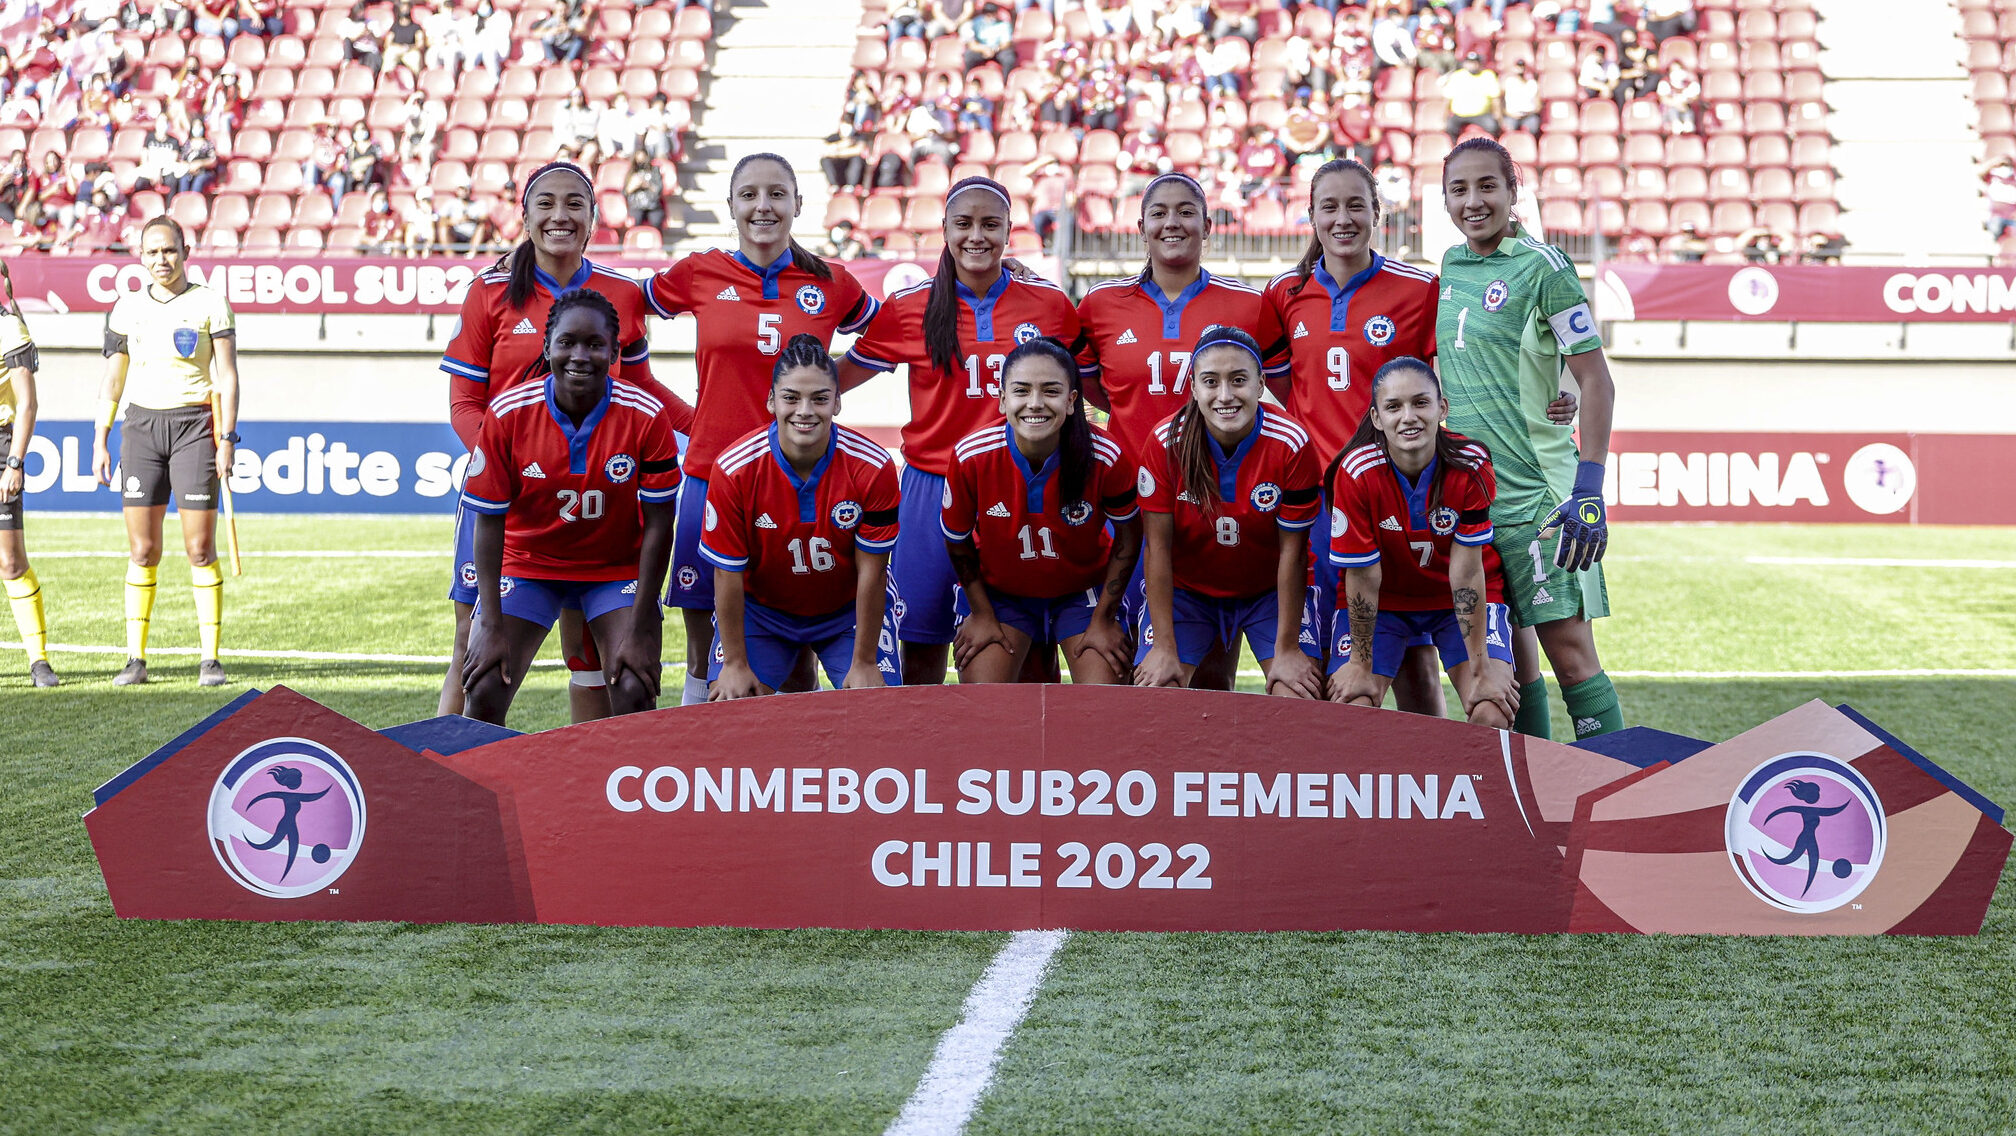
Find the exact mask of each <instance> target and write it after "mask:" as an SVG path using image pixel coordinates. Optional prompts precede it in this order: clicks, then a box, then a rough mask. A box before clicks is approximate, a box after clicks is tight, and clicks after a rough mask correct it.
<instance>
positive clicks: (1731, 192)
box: [1708, 166, 1750, 201]
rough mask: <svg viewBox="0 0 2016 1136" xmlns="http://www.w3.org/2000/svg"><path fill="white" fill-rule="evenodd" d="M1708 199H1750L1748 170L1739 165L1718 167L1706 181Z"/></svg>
mask: <svg viewBox="0 0 2016 1136" xmlns="http://www.w3.org/2000/svg"><path fill="white" fill-rule="evenodd" d="M1708 200H1710V201H1748V200H1750V171H1749V170H1747V169H1744V168H1742V167H1740V166H1723V167H1720V168H1718V169H1717V170H1716V171H1715V173H1714V175H1713V176H1712V177H1710V178H1709V181H1708Z"/></svg>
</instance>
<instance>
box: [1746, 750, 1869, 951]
mask: <svg viewBox="0 0 2016 1136" xmlns="http://www.w3.org/2000/svg"><path fill="white" fill-rule="evenodd" d="M1724 842H1725V844H1726V845H1727V847H1728V849H1729V863H1730V865H1731V866H1732V867H1734V868H1735V869H1736V876H1737V878H1738V879H1740V880H1742V881H1743V886H1744V887H1746V888H1749V889H1750V892H1751V894H1753V895H1755V896H1756V897H1757V898H1758V899H1761V900H1763V901H1764V902H1766V903H1768V904H1770V905H1771V906H1773V907H1775V908H1778V909H1779V910H1781V911H1796V912H1800V913H1802V914H1817V913H1819V912H1822V911H1832V910H1834V909H1835V908H1837V907H1840V906H1842V905H1843V904H1846V903H1848V902H1849V901H1851V900H1853V899H1854V898H1855V897H1856V896H1858V895H1861V894H1862V892H1863V890H1864V889H1866V888H1867V887H1868V886H1869V883H1870V881H1872V880H1874V879H1875V878H1876V873H1877V871H1878V870H1880V869H1881V868H1882V866H1883V849H1884V845H1885V844H1886V843H1887V842H1888V838H1887V835H1886V822H1885V819H1884V815H1883V803H1882V802H1881V801H1880V800H1878V799H1877V797H1876V790H1875V789H1873V788H1871V787H1870V785H1869V782H1868V781H1867V780H1865V779H1864V778H1863V777H1862V775H1861V774H1860V773H1858V772H1856V770H1855V768H1854V767H1853V766H1851V765H1849V764H1848V763H1846V762H1843V761H1838V760H1836V759H1834V758H1832V757H1828V756H1827V755H1825V754H1819V753H1787V754H1780V755H1779V756H1777V757H1774V758H1772V759H1771V760H1769V761H1767V762H1765V763H1764V764H1762V765H1760V766H1758V767H1757V768H1756V769H1753V770H1751V771H1750V775H1749V776H1747V777H1745V778H1744V779H1743V781H1742V783H1741V784H1740V785H1739V786H1738V787H1737V789H1736V794H1735V796H1733V797H1731V798H1730V799H1729V814H1728V820H1727V822H1726V825H1725V832H1724Z"/></svg>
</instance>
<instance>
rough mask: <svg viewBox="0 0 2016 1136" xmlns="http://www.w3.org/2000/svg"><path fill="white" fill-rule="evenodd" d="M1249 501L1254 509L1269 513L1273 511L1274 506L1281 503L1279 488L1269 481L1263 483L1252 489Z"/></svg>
mask: <svg viewBox="0 0 2016 1136" xmlns="http://www.w3.org/2000/svg"><path fill="white" fill-rule="evenodd" d="M1249 499H1250V500H1251V501H1252V502H1253V507H1254V508H1255V509H1258V510H1260V511H1261V512H1263V513H1271V512H1273V511H1274V506H1276V505H1279V504H1280V503H1281V487H1280V486H1279V485H1276V484H1274V483H1273V482H1271V481H1263V482H1261V483H1260V484H1258V485H1255V486H1254V487H1253V492H1252V494H1251V495H1250V497H1249Z"/></svg>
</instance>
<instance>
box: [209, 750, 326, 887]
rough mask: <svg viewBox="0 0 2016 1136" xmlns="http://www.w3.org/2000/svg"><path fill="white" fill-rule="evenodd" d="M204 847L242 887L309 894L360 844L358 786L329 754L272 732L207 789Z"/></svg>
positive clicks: (232, 764)
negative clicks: (206, 843)
mask: <svg viewBox="0 0 2016 1136" xmlns="http://www.w3.org/2000/svg"><path fill="white" fill-rule="evenodd" d="M209 826H210V850H211V851H212V852H213V853H215V854H216V856H217V863H218V864H219V865H221V866H222V867H223V869H224V871H225V873H226V874H228V875H229V876H230V877H231V878H232V879H233V880H236V881H237V882H238V884H239V886H241V887H243V888H245V889H246V890H247V891H252V892H257V893H258V894H260V895H264V896H271V897H272V898H274V899H295V898H298V897H300V896H304V895H311V894H314V893H315V892H319V891H321V890H323V889H324V888H327V887H328V886H329V885H330V884H332V883H335V882H336V880H337V878H338V877H340V876H342V874H343V873H344V872H346V871H348V870H349V868H350V865H351V864H352V863H353V862H354V861H355V860H356V858H357V851H358V849H360V848H361V847H363V844H364V790H363V789H362V787H360V786H359V785H358V783H357V775H356V774H355V773H354V772H352V771H351V769H350V766H349V764H348V763H347V762H345V761H344V760H343V759H342V758H341V757H338V756H337V755H336V752H335V751H334V750H332V749H329V748H328V747H327V746H324V745H320V744H318V743H316V742H311V741H307V740H305V739H302V738H273V739H271V740H269V741H263V742H260V743H259V744H258V745H255V746H253V747H252V748H250V749H248V750H246V751H244V752H243V753H240V754H239V755H238V756H237V757H235V758H233V759H232V760H231V763H230V764H229V765H226V766H225V767H224V772H223V773H221V774H219V775H218V777H217V783H216V785H214V786H213V787H212V788H211V790H210V813H209Z"/></svg>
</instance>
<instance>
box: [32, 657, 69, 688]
mask: <svg viewBox="0 0 2016 1136" xmlns="http://www.w3.org/2000/svg"><path fill="white" fill-rule="evenodd" d="M28 677H29V678H31V679H33V680H35V685H36V686H39V687H50V686H56V685H58V684H60V683H61V682H62V681H63V680H62V679H60V678H57V677H56V668H54V667H52V666H50V665H49V662H48V660H46V659H37V660H35V661H34V662H32V663H29V664H28Z"/></svg>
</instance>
